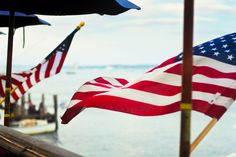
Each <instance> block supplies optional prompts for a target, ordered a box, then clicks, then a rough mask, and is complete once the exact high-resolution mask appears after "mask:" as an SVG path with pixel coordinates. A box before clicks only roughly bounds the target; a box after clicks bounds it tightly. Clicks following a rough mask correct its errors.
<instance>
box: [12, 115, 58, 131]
mask: <svg viewBox="0 0 236 157" xmlns="http://www.w3.org/2000/svg"><path fill="white" fill-rule="evenodd" d="M11 128H12V129H14V130H16V131H19V132H21V133H24V134H27V135H36V134H43V133H50V132H55V130H56V122H51V123H49V122H48V121H47V120H41V119H23V120H21V121H19V122H18V124H17V125H15V126H11Z"/></svg>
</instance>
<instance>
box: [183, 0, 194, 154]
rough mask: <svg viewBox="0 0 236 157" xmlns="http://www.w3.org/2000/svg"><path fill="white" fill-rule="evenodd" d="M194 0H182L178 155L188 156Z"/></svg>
mask: <svg viewBox="0 0 236 157" xmlns="http://www.w3.org/2000/svg"><path fill="white" fill-rule="evenodd" d="M193 17H194V0H185V1H184V38H183V66H182V96H181V104H180V110H181V127H180V129H181V130H180V157H189V156H190V141H191V140H190V134H191V110H192V62H193V56H192V47H193Z"/></svg>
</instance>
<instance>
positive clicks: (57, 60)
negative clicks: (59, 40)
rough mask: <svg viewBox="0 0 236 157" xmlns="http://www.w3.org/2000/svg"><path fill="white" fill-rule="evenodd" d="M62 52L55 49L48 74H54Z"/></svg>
mask: <svg viewBox="0 0 236 157" xmlns="http://www.w3.org/2000/svg"><path fill="white" fill-rule="evenodd" d="M62 54H63V53H62V52H61V51H57V53H56V56H55V60H54V62H53V66H52V69H51V71H50V76H52V75H55V74H56V70H57V67H58V66H59V64H60V62H61V58H62Z"/></svg>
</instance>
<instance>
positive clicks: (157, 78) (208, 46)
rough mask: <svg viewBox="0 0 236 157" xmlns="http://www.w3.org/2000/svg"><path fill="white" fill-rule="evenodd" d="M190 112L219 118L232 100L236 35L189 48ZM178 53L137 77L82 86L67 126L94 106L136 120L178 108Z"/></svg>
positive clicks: (235, 85)
mask: <svg viewBox="0 0 236 157" xmlns="http://www.w3.org/2000/svg"><path fill="white" fill-rule="evenodd" d="M193 52H194V56H193V59H194V61H193V92H192V101H193V109H194V110H196V111H199V112H202V113H204V114H206V115H208V116H210V117H215V118H217V119H219V118H220V117H221V116H222V115H223V114H224V112H225V111H226V110H227V109H228V108H229V106H230V105H231V104H232V103H233V102H234V100H235V98H236V33H233V34H229V35H225V36H222V37H220V38H217V39H214V40H211V41H209V42H206V43H203V44H201V45H198V46H196V47H194V48H193ZM181 69H182V53H181V54H179V55H177V56H176V57H173V58H171V59H169V60H167V61H165V62H163V63H162V64H161V65H159V66H157V67H155V68H153V69H151V70H149V71H148V72H146V73H145V74H144V75H143V76H142V77H141V78H139V79H137V80H135V81H132V82H128V81H127V80H125V79H120V78H109V77H99V78H97V79H94V80H92V81H89V82H87V83H85V84H84V85H82V86H81V87H80V88H79V89H78V91H76V92H75V94H74V95H73V97H72V99H71V102H70V107H69V108H68V109H67V110H66V112H65V113H64V115H63V116H62V117H61V119H62V123H64V124H66V123H68V122H69V121H70V120H71V119H73V118H74V117H75V116H76V115H77V114H79V113H80V112H81V111H82V110H83V109H85V108H88V107H96V108H101V109H107V110H112V111H119V112H124V113H129V114H134V115H139V116H157V115H163V114H169V113H173V112H177V111H179V110H180V101H181V74H182V71H181Z"/></svg>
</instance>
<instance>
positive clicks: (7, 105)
mask: <svg viewBox="0 0 236 157" xmlns="http://www.w3.org/2000/svg"><path fill="white" fill-rule="evenodd" d="M14 25H15V12H14V11H10V17H9V28H8V29H9V33H8V47H7V69H6V73H7V76H6V77H7V78H6V89H5V114H4V125H5V126H9V125H10V119H11V113H10V92H11V69H12V49H13V35H14Z"/></svg>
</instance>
